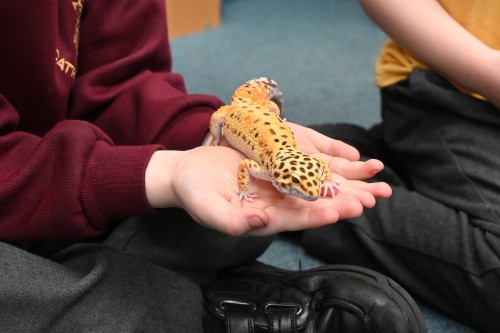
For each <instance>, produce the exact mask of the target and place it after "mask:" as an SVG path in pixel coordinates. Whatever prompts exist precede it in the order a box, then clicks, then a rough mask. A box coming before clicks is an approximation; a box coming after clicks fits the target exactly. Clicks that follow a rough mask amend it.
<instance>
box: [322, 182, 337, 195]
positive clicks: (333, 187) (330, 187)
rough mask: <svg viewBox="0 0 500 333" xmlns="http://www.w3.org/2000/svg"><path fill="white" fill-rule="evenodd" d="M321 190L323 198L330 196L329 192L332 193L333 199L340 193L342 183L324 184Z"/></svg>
mask: <svg viewBox="0 0 500 333" xmlns="http://www.w3.org/2000/svg"><path fill="white" fill-rule="evenodd" d="M321 189H322V190H323V196H324V197H326V196H328V192H330V193H331V195H332V198H333V197H334V196H336V195H337V194H339V193H340V183H339V182H337V181H333V182H324V183H323V184H321Z"/></svg>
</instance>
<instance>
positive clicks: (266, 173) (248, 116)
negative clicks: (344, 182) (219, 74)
mask: <svg viewBox="0 0 500 333" xmlns="http://www.w3.org/2000/svg"><path fill="white" fill-rule="evenodd" d="M282 103H283V98H282V93H281V91H280V89H279V87H278V85H277V83H276V82H275V81H273V80H271V79H269V78H264V77H262V78H257V79H253V80H250V81H248V82H246V83H245V84H244V85H242V86H240V87H239V88H238V89H236V91H235V93H234V94H233V97H232V101H231V104H229V105H225V106H223V107H221V108H220V109H219V110H217V111H216V112H215V113H214V114H213V115H212V119H211V121H210V133H211V134H212V138H213V143H212V144H213V145H218V144H219V143H220V140H221V139H222V136H224V137H225V138H226V140H227V141H228V142H229V143H230V144H231V145H232V146H233V147H234V148H236V149H238V150H240V151H241V152H243V153H244V154H245V155H246V156H247V157H248V159H244V160H242V161H241V162H240V164H239V167H238V191H239V197H240V200H241V199H245V200H248V201H252V200H253V198H256V197H257V195H256V194H255V193H252V192H250V191H249V184H250V176H253V177H255V178H258V179H263V180H266V181H270V182H272V184H273V185H274V187H275V188H276V189H277V190H278V191H279V192H281V193H283V194H291V195H295V196H297V197H299V198H302V199H304V200H308V201H314V200H317V199H318V198H319V197H320V195H321V194H322V195H323V196H328V194H329V193H330V195H331V196H332V197H333V196H335V195H336V194H337V193H338V192H339V191H340V190H339V187H338V186H339V183H337V182H335V181H334V180H333V179H332V175H331V173H330V169H329V168H328V166H327V165H326V163H325V162H324V161H323V160H322V159H320V158H316V157H312V156H310V155H307V154H305V153H303V152H301V151H299V149H298V146H297V143H296V140H295V137H294V135H293V132H292V130H291V129H290V127H289V126H288V125H287V124H286V122H285V120H283V119H281V118H280V112H281V111H280V110H281V106H282ZM321 192H323V193H321Z"/></svg>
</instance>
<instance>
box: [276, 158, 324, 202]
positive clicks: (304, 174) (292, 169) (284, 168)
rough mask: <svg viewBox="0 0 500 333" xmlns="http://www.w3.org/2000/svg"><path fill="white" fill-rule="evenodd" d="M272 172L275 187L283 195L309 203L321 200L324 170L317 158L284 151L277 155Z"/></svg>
mask: <svg viewBox="0 0 500 333" xmlns="http://www.w3.org/2000/svg"><path fill="white" fill-rule="evenodd" d="M272 172H273V175H272V178H273V185H274V187H276V189H277V190H278V191H280V192H281V193H284V194H291V195H294V196H297V197H299V198H301V199H304V200H308V201H314V200H317V199H318V198H319V196H320V192H321V179H322V177H323V172H324V170H323V166H322V164H321V163H320V162H319V161H318V159H316V158H315V157H312V156H309V155H307V154H305V153H302V152H299V151H295V150H292V149H282V150H280V151H279V152H278V153H277V155H276V158H275V160H274V164H273V170H272Z"/></svg>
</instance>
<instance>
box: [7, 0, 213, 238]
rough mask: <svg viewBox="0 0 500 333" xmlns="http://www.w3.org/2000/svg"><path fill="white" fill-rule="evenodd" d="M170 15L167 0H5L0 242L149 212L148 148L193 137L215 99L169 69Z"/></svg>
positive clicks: (186, 143)
mask: <svg viewBox="0 0 500 333" xmlns="http://www.w3.org/2000/svg"><path fill="white" fill-rule="evenodd" d="M165 21H166V15H165V8H164V0H86V1H84V0H75V1H72V0H37V1H24V0H23V1H1V2H0V240H10V241H12V240H14V241H15V240H78V239H84V238H89V237H93V236H96V235H99V234H100V233H102V232H103V231H104V230H105V229H106V227H107V225H108V224H109V223H110V222H111V221H113V220H117V219H120V218H124V217H127V216H130V215H133V214H136V213H147V212H153V211H154V210H153V209H152V207H151V206H150V205H149V204H148V201H147V198H146V195H145V185H144V175H145V168H146V166H147V163H148V161H149V158H150V156H151V154H152V153H153V152H154V151H155V150H158V149H163V148H166V149H177V150H184V149H189V148H192V147H194V146H197V145H199V144H200V142H201V140H202V138H203V136H204V135H205V134H206V130H207V127H208V122H209V119H210V116H211V114H212V112H213V111H214V110H215V109H216V108H218V107H219V106H220V105H221V101H220V100H218V99H217V98H215V97H212V96H206V95H188V94H187V93H186V90H185V87H184V82H183V79H182V77H181V76H179V75H176V74H173V73H171V59H170V49H169V45H168V40H167V28H166V22H165ZM165 172H168V170H165Z"/></svg>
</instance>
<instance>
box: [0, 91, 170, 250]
mask: <svg viewBox="0 0 500 333" xmlns="http://www.w3.org/2000/svg"><path fill="white" fill-rule="evenodd" d="M0 115H1V117H0V134H1V135H0V184H2V186H0V239H2V240H8V241H26V240H30V241H33V240H40V241H42V240H65V241H70V240H78V239H85V238H90V237H94V236H97V235H99V234H101V233H102V232H103V231H104V230H106V227H107V225H108V223H109V222H110V221H113V220H115V219H119V218H123V217H126V216H128V215H132V214H135V213H147V212H152V211H153V209H152V208H151V207H150V206H149V204H148V202H147V198H146V195H145V188H144V173H145V167H146V165H147V162H148V160H149V158H150V156H151V154H152V153H153V152H154V151H155V150H157V149H160V148H161V146H158V145H156V146H155V145H147V146H120V147H117V146H115V145H114V144H113V143H112V141H111V140H110V138H109V137H107V136H106V135H105V134H104V133H103V132H102V131H101V130H99V129H98V128H97V127H95V126H93V125H92V124H90V123H88V122H86V121H77V120H66V121H61V122H59V123H58V124H57V125H56V126H54V127H53V128H52V129H51V130H50V131H48V132H47V133H46V134H45V135H44V136H43V137H39V136H36V135H33V134H30V133H27V132H21V131H12V129H13V128H15V126H16V123H17V122H18V118H19V117H18V113H16V111H15V110H14V108H13V107H12V106H11V105H10V104H9V103H8V102H7V101H6V100H5V98H3V96H2V95H0Z"/></svg>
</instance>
